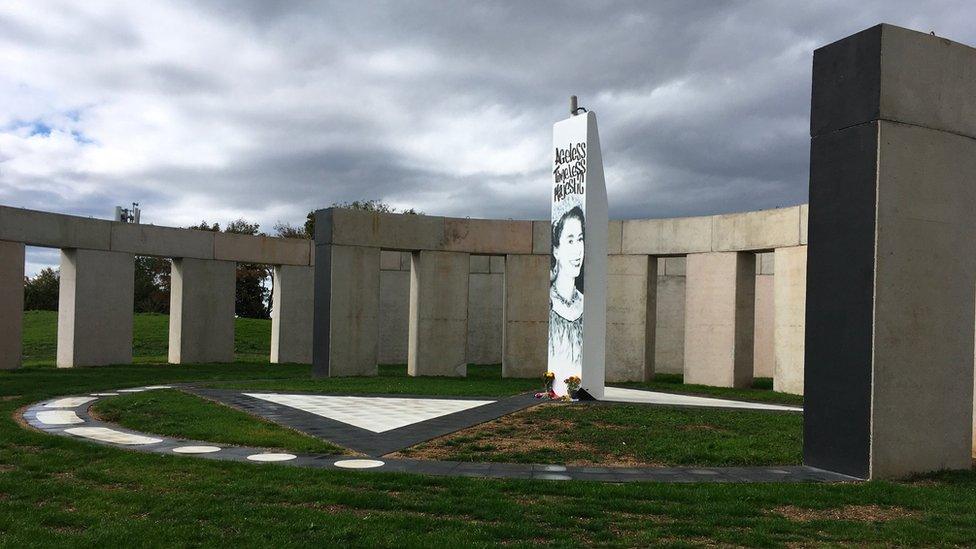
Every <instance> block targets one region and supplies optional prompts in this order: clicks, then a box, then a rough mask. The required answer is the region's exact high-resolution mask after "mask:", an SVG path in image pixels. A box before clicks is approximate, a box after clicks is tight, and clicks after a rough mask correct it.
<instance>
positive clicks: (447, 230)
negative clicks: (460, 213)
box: [436, 217, 532, 254]
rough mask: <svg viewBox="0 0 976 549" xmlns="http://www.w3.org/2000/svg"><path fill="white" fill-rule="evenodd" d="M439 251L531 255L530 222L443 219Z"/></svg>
mask: <svg viewBox="0 0 976 549" xmlns="http://www.w3.org/2000/svg"><path fill="white" fill-rule="evenodd" d="M443 219H444V242H443V245H442V246H440V247H439V248H436V249H440V250H445V251H451V252H471V253H483V254H528V253H532V222H531V221H512V220H504V219H459V218H453V217H445V218H443Z"/></svg>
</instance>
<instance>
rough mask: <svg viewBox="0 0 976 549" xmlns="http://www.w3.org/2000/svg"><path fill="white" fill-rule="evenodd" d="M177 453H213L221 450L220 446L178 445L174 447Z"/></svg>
mask: <svg viewBox="0 0 976 549" xmlns="http://www.w3.org/2000/svg"><path fill="white" fill-rule="evenodd" d="M173 451H174V452H176V453H177V454H212V453H214V452H219V451H220V447H219V446H178V447H176V448H173Z"/></svg>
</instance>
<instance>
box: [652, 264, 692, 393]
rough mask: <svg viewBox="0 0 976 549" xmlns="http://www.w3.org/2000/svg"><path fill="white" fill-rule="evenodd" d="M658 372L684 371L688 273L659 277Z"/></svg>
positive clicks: (656, 334) (655, 365) (656, 355)
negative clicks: (686, 276) (686, 280)
mask: <svg viewBox="0 0 976 549" xmlns="http://www.w3.org/2000/svg"><path fill="white" fill-rule="evenodd" d="M656 316H657V323H656V324H657V325H656V327H655V336H656V337H655V343H654V371H655V373H665V374H682V373H684V367H685V276H684V269H682V274H681V275H665V276H658V277H657V315H656Z"/></svg>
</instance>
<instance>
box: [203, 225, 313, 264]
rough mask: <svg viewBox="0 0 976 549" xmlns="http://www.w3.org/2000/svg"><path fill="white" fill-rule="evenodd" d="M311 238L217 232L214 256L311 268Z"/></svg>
mask: <svg viewBox="0 0 976 549" xmlns="http://www.w3.org/2000/svg"><path fill="white" fill-rule="evenodd" d="M311 242H312V241H311V240H304V239H299V238H272V237H269V236H251V235H243V234H232V233H214V251H213V254H214V259H220V260H224V261H236V262H238V263H262V264H266V265H300V266H303V267H307V266H308V264H309V254H310V253H311V252H310V249H311Z"/></svg>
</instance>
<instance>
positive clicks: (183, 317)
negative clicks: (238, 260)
mask: <svg viewBox="0 0 976 549" xmlns="http://www.w3.org/2000/svg"><path fill="white" fill-rule="evenodd" d="M201 232H203V231H201ZM236 270H237V265H236V264H235V263H234V262H233V261H214V260H210V259H195V258H190V257H184V258H179V259H174V260H173V268H172V271H171V278H170V280H171V293H170V300H169V311H170V312H169V361H170V362H171V363H173V364H192V363H202V362H233V361H234V296H235V285H236ZM129 293H130V294H131V293H132V292H129Z"/></svg>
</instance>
